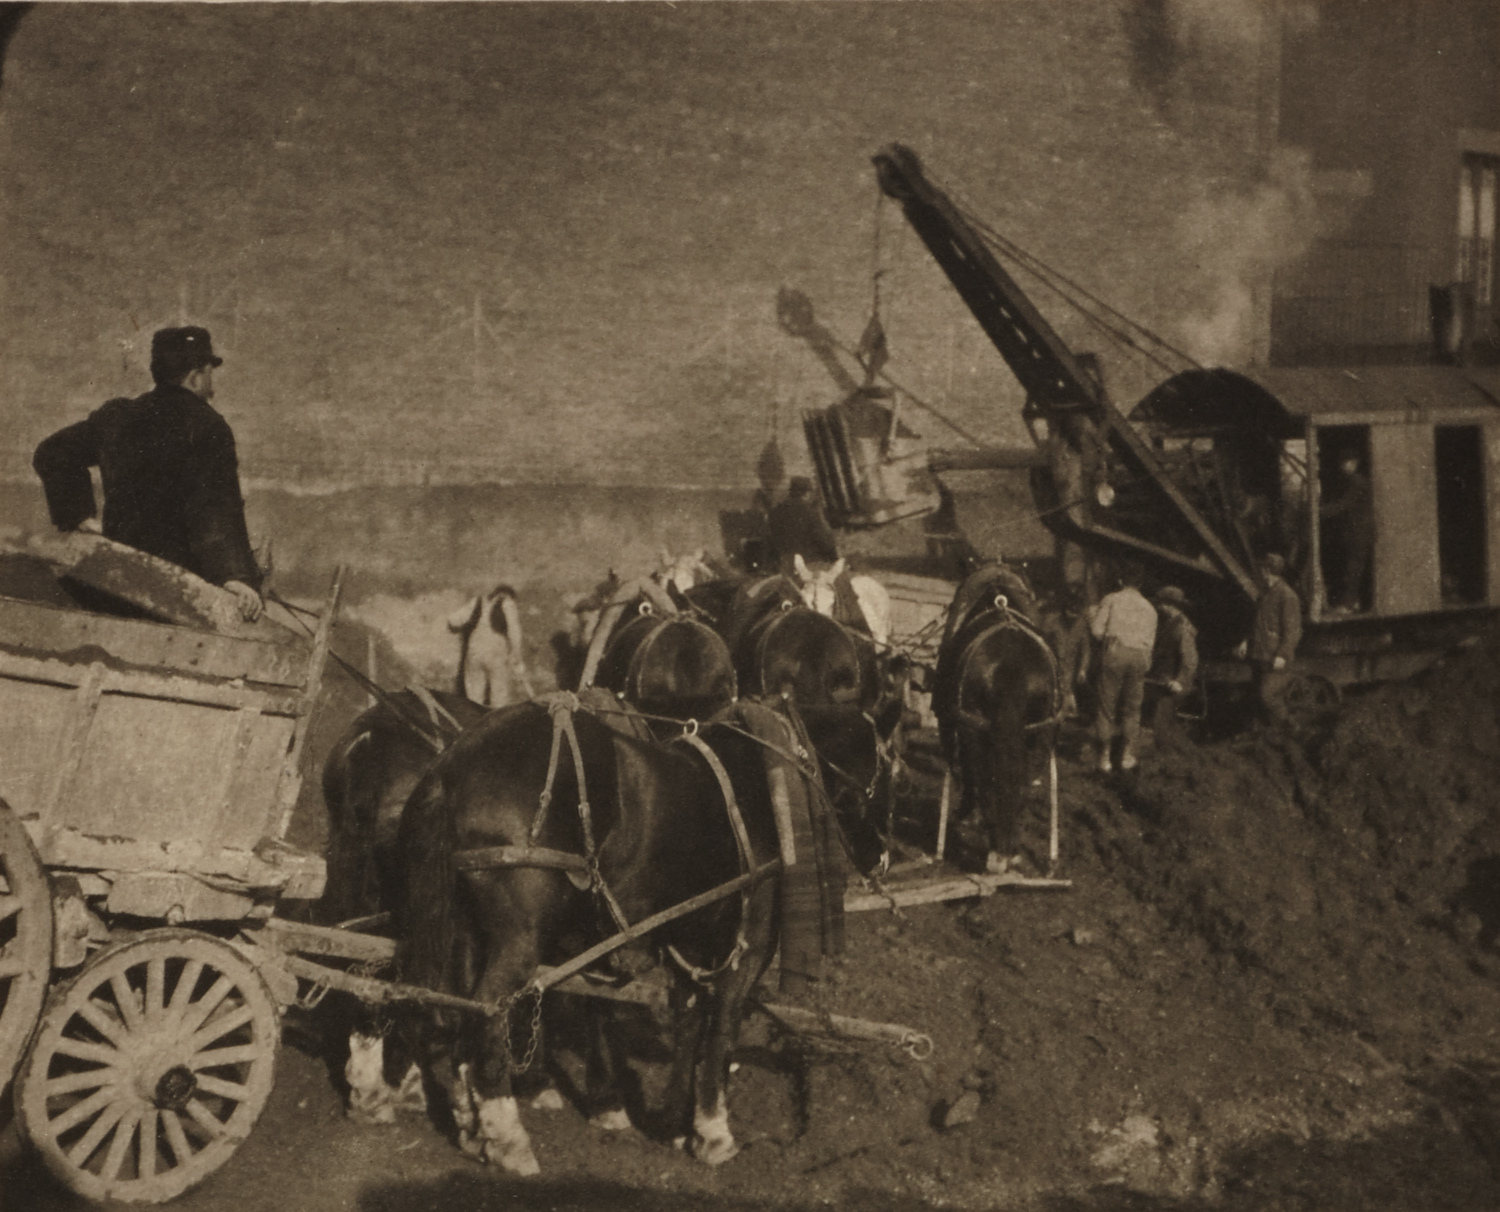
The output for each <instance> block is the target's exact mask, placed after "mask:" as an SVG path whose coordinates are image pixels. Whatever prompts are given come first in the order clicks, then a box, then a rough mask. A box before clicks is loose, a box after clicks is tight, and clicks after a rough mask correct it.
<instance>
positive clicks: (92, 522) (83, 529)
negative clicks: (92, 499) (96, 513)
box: [73, 518, 104, 534]
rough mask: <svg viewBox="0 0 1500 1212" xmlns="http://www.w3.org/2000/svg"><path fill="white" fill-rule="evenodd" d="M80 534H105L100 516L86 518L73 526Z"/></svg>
mask: <svg viewBox="0 0 1500 1212" xmlns="http://www.w3.org/2000/svg"><path fill="white" fill-rule="evenodd" d="M73 529H74V530H76V531H77V532H78V533H79V534H103V533H104V526H103V524H102V523H101V522H100V521H99V519H98V518H84V519H83V521H81V522H79V523H78V525H77V526H75V527H73Z"/></svg>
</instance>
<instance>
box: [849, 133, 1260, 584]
mask: <svg viewBox="0 0 1500 1212" xmlns="http://www.w3.org/2000/svg"><path fill="white" fill-rule="evenodd" d="M873 160H874V164H875V172H876V178H877V180H878V182H879V184H880V188H881V190H882V191H883V192H884V193H885V194H886V195H887V196H888V197H890V198H892V199H894V200H895V201H896V202H898V203H899V204H900V205H901V208H902V210H903V211H904V212H905V214H906V218H907V221H908V222H909V223H910V224H911V225H912V227H913V229H914V230H915V231H916V233H917V235H918V236H919V237H920V238H921V240H922V242H923V244H925V245H926V246H927V249H928V251H929V252H931V253H932V256H933V258H934V259H935V260H936V261H937V263H938V265H939V267H940V268H941V269H942V270H943V272H944V273H945V274H946V275H947V276H948V280H949V281H950V282H952V283H953V286H954V288H955V289H956V290H957V291H958V293H959V296H960V297H961V298H962V299H963V301H964V302H965V303H966V304H967V305H968V307H969V310H970V311H971V312H972V313H973V314H974V318H975V319H976V320H978V321H979V324H980V327H982V328H983V329H984V331H985V333H986V334H987V335H988V336H989V338H990V340H991V341H992V342H993V343H994V345H995V348H996V349H997V350H998V351H999V352H1000V356H1001V357H1003V358H1004V359H1005V361H1006V364H1007V365H1008V366H1009V367H1010V369H1011V371H1012V372H1013V373H1014V374H1015V376H1016V378H1017V380H1018V381H1019V382H1020V384H1021V386H1022V387H1023V388H1024V389H1025V392H1026V396H1027V410H1028V415H1031V414H1032V413H1035V414H1038V415H1040V416H1041V417H1042V418H1043V419H1044V420H1046V422H1047V430H1048V442H1049V443H1050V444H1051V445H1052V446H1053V448H1054V451H1055V452H1057V453H1058V455H1059V460H1058V466H1055V467H1054V469H1053V475H1052V481H1051V483H1050V485H1049V488H1050V490H1051V499H1050V500H1049V501H1047V502H1044V504H1045V505H1046V506H1047V507H1048V508H1047V513H1048V515H1049V523H1050V524H1051V525H1052V526H1053V528H1054V529H1055V530H1057V531H1059V532H1060V533H1062V534H1064V535H1066V536H1067V537H1069V538H1072V539H1075V540H1077V541H1082V542H1089V543H1092V544H1093V545H1095V546H1098V545H1104V546H1107V547H1112V548H1114V549H1116V550H1124V551H1128V552H1131V553H1132V554H1133V555H1135V556H1137V557H1142V556H1143V557H1146V558H1148V559H1151V560H1154V561H1156V562H1159V563H1164V564H1166V565H1169V566H1173V567H1176V568H1178V569H1180V570H1191V571H1193V572H1196V573H1203V574H1207V575H1210V576H1213V577H1216V578H1222V579H1224V580H1227V581H1228V582H1230V583H1231V584H1232V585H1234V586H1235V587H1236V589H1237V590H1238V591H1239V592H1240V593H1242V594H1243V595H1244V596H1245V597H1247V598H1249V599H1251V600H1253V599H1254V598H1255V597H1256V595H1257V594H1258V592H1259V586H1258V584H1257V582H1256V579H1255V577H1254V576H1253V575H1252V574H1251V572H1250V570H1249V568H1248V567H1247V566H1246V564H1245V562H1244V561H1243V560H1241V559H1240V558H1239V557H1238V556H1237V555H1236V554H1235V552H1234V551H1233V550H1232V549H1231V548H1230V546H1229V544H1228V543H1226V542H1225V541H1224V539H1223V538H1222V537H1221V536H1220V535H1219V534H1218V533H1217V532H1216V531H1215V530H1214V528H1213V527H1212V526H1211V525H1209V523H1208V521H1207V520H1206V519H1205V518H1204V517H1203V515H1202V514H1201V513H1199V512H1198V510H1197V509H1195V508H1194V507H1193V505H1192V503H1191V502H1190V501H1189V500H1188V499H1187V496H1186V495H1185V494H1184V493H1183V491H1182V490H1181V489H1180V488H1179V487H1178V485H1177V484H1176V483H1174V482H1173V480H1172V477H1171V476H1169V475H1167V474H1166V472H1165V470H1164V469H1163V467H1162V466H1161V464H1160V463H1159V461H1158V460H1157V459H1156V457H1155V455H1154V454H1153V452H1152V450H1151V447H1150V445H1149V444H1148V443H1147V441H1146V440H1145V439H1144V438H1143V437H1142V436H1141V435H1140V434H1139V433H1137V432H1136V430H1135V428H1134V427H1133V426H1132V425H1131V424H1130V422H1129V421H1128V420H1127V419H1126V418H1125V415H1124V414H1123V413H1121V412H1120V411H1119V409H1117V408H1116V407H1115V406H1114V404H1113V403H1111V402H1110V400H1109V398H1108V395H1107V394H1106V392H1105V390H1104V387H1103V384H1102V382H1101V381H1100V380H1099V379H1098V378H1097V377H1095V376H1093V375H1090V374H1089V373H1088V372H1087V371H1086V370H1085V369H1084V366H1083V363H1082V361H1081V360H1080V359H1079V358H1078V357H1077V356H1076V355H1075V354H1074V353H1073V351H1072V350H1071V349H1069V348H1068V345H1067V343H1066V342H1065V341H1064V340H1063V339H1062V338H1061V337H1060V336H1059V335H1058V334H1057V332H1056V330H1055V329H1053V327H1052V326H1051V325H1050V324H1049V323H1048V322H1047V320H1046V318H1045V317H1044V316H1043V315H1042V314H1041V312H1040V311H1038V310H1037V308H1036V307H1035V305H1034V304H1033V303H1032V302H1031V300H1030V299H1029V298H1027V296H1026V293H1025V291H1023V290H1022V289H1021V287H1020V286H1019V285H1018V284H1017V283H1016V281H1015V279H1014V278H1012V277H1011V276H1010V274H1008V273H1007V272H1006V271H1005V269H1004V268H1003V267H1002V266H1001V265H1000V263H999V261H998V260H997V259H996V258H995V256H994V254H993V253H992V252H991V251H990V249H989V247H988V245H987V244H986V243H985V242H984V240H983V239H982V238H981V237H980V235H979V233H978V232H976V231H975V230H974V228H973V226H972V225H971V224H970V223H969V221H968V220H967V219H966V218H965V217H964V216H963V214H962V213H960V211H959V210H958V208H957V207H956V206H955V205H954V204H953V202H952V200H951V199H950V198H948V196H947V195H946V194H944V193H943V192H942V191H941V190H940V189H938V188H937V187H936V186H934V185H933V184H932V183H931V182H930V181H928V180H927V177H926V174H925V173H924V172H923V169H922V163H921V161H920V160H919V159H918V158H917V155H916V153H915V152H913V151H912V150H911V149H910V148H907V147H904V146H902V145H901V144H899V143H895V144H891V145H890V146H889V147H886V148H884V149H883V150H882V151H880V152H878V153H877V154H876V155H875V156H874V157H873ZM1069 451H1071V456H1072V458H1073V459H1074V461H1075V463H1076V462H1077V460H1078V459H1079V458H1080V457H1082V458H1086V457H1087V456H1088V455H1089V453H1090V451H1095V452H1099V453H1101V454H1102V455H1103V457H1104V458H1106V459H1108V460H1112V461H1114V462H1115V463H1116V464H1118V465H1120V466H1122V467H1123V468H1124V469H1125V470H1126V471H1127V473H1128V476H1127V480H1128V481H1129V483H1130V485H1131V496H1132V498H1133V500H1132V501H1131V502H1130V504H1131V506H1132V507H1133V509H1131V510H1124V511H1121V510H1116V511H1115V513H1117V514H1119V513H1122V512H1123V513H1129V512H1133V513H1134V515H1135V521H1134V524H1124V523H1120V522H1116V521H1114V520H1113V519H1112V518H1111V517H1110V516H1109V515H1105V514H1103V513H1102V512H1101V511H1099V510H1096V509H1095V508H1094V505H1093V503H1092V502H1089V501H1087V500H1079V499H1072V500H1070V499H1069V498H1070V497H1072V496H1074V488H1073V487H1071V486H1066V485H1065V484H1064V478H1065V477H1064V476H1063V475H1061V474H1059V469H1060V467H1061V466H1062V464H1063V463H1064V462H1066V460H1067V458H1068V457H1069ZM1101 474H1102V473H1101ZM1077 482H1078V483H1082V482H1083V481H1082V480H1078V481H1077ZM1072 484H1073V481H1069V485H1072ZM1122 495H1123V494H1122ZM1173 536H1176V537H1175V538H1174V537H1173Z"/></svg>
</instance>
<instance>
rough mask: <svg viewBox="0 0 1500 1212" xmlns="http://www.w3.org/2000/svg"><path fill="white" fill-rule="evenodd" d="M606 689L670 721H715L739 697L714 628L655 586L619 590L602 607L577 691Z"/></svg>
mask: <svg viewBox="0 0 1500 1212" xmlns="http://www.w3.org/2000/svg"><path fill="white" fill-rule="evenodd" d="M588 686H602V687H604V688H605V689H606V690H612V691H614V692H615V693H616V694H617V695H619V696H620V697H621V698H622V699H624V700H625V702H627V703H628V704H630V705H631V706H632V707H634V708H636V709H637V710H638V711H641V712H643V713H644V714H646V715H648V716H657V717H663V718H664V719H665V720H668V721H673V720H676V721H686V720H705V719H711V718H712V717H713V716H715V715H716V714H718V713H719V712H721V711H724V710H725V709H727V708H728V707H729V705H730V704H731V703H733V702H734V699H735V696H736V694H737V693H738V686H737V683H736V678H735V670H734V662H733V659H732V658H731V656H730V653H729V649H728V647H727V646H726V645H725V643H724V640H723V639H722V638H721V637H720V635H719V634H718V632H716V631H715V630H714V629H713V628H712V627H709V626H708V625H707V624H706V623H703V622H701V621H699V620H698V619H696V618H694V617H692V615H691V614H688V613H686V612H683V611H681V610H679V609H678V607H677V605H676V603H675V602H674V601H673V600H672V598H671V597H670V596H669V595H668V593H667V591H666V590H665V589H663V588H662V587H661V586H659V585H657V584H656V583H655V582H654V581H649V580H647V581H634V582H627V583H625V584H622V585H618V586H615V587H614V588H613V590H612V591H611V592H610V593H609V594H608V595H607V597H606V598H605V600H604V601H603V602H602V603H601V614H600V617H599V620H598V623H597V624H596V626H595V627H594V630H593V634H592V636H591V637H590V640H589V646H588V653H587V656H586V658H585V661H584V667H583V672H582V674H581V675H580V677H579V683H578V688H579V689H582V688H585V687H588Z"/></svg>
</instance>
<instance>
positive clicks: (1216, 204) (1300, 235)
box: [1177, 148, 1321, 365]
mask: <svg viewBox="0 0 1500 1212" xmlns="http://www.w3.org/2000/svg"><path fill="white" fill-rule="evenodd" d="M1177 226H1178V231H1177V235H1178V245H1179V247H1181V248H1182V249H1183V250H1184V252H1185V254H1186V255H1187V257H1188V259H1189V260H1190V262H1191V264H1192V267H1193V277H1192V279H1191V282H1190V286H1189V290H1188V292H1187V293H1188V297H1189V298H1190V299H1191V300H1192V304H1193V309H1192V311H1191V312H1189V314H1187V315H1186V316H1184V317H1183V318H1181V319H1179V320H1178V322H1177V327H1178V330H1179V333H1180V339H1181V342H1182V345H1183V347H1184V349H1185V350H1186V352H1187V353H1189V354H1191V355H1192V356H1193V357H1194V358H1196V359H1197V360H1198V361H1199V362H1202V363H1204V364H1205V365H1224V364H1237V363H1245V362H1251V361H1258V360H1264V357H1265V354H1266V352H1267V350H1266V344H1267V341H1268V339H1269V318H1270V307H1271V285H1272V280H1273V277H1274V274H1275V271H1276V270H1277V269H1278V268H1280V267H1282V266H1285V265H1290V264H1291V263H1292V262H1294V261H1295V260H1297V258H1299V257H1300V256H1302V254H1303V253H1305V252H1306V251H1307V249H1308V247H1309V245H1310V244H1311V243H1312V241H1313V240H1314V239H1315V238H1316V237H1317V236H1318V235H1320V234H1321V232H1320V230H1319V226H1318V211H1317V207H1316V200H1315V198H1314V196H1313V190H1312V171H1311V157H1310V156H1309V154H1308V153H1307V152H1305V151H1303V150H1301V149H1296V148H1278V149H1277V150H1276V151H1275V152H1273V153H1272V155H1271V158H1270V164H1269V168H1268V171H1267V174H1266V177H1265V179H1264V180H1262V181H1260V182H1258V183H1256V184H1255V185H1253V186H1250V187H1248V188H1245V189H1241V190H1237V191H1234V192H1231V193H1224V194H1213V195H1210V194H1205V195H1204V196H1202V197H1200V198H1198V199H1197V200H1196V201H1195V202H1194V203H1192V204H1191V205H1190V206H1189V207H1188V209H1187V210H1186V212H1184V214H1183V215H1182V217H1181V219H1180V220H1179V221H1178V225H1177Z"/></svg>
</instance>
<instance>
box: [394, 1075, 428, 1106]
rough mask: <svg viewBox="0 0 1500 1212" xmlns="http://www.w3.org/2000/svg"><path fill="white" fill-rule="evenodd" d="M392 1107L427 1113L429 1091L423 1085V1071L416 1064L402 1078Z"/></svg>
mask: <svg viewBox="0 0 1500 1212" xmlns="http://www.w3.org/2000/svg"><path fill="white" fill-rule="evenodd" d="M392 1109H393V1110H395V1111H409V1112H411V1113H412V1114H414V1115H424V1114H426V1112H427V1091H426V1089H425V1088H424V1087H423V1085H422V1071H421V1070H420V1069H418V1068H417V1067H416V1065H412V1067H411V1068H410V1069H408V1070H407V1071H406V1076H405V1077H403V1078H402V1079H401V1088H400V1089H398V1090H397V1091H396V1096H395V1100H394V1102H393V1103H392Z"/></svg>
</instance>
